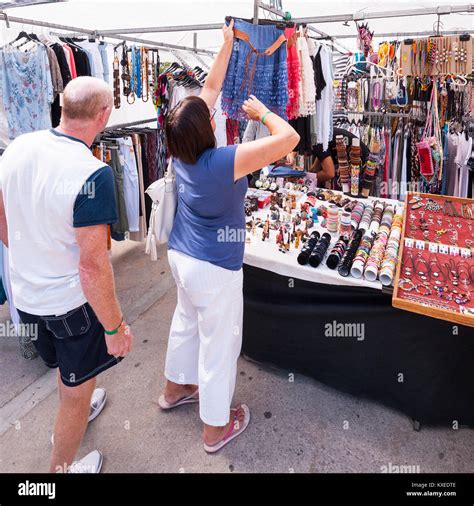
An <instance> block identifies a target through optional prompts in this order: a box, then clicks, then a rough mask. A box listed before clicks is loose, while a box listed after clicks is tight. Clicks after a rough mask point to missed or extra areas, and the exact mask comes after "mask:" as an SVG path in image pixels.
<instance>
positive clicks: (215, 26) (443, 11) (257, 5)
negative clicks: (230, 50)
mask: <svg viewBox="0 0 474 506" xmlns="http://www.w3.org/2000/svg"><path fill="white" fill-rule="evenodd" d="M259 9H262V10H265V11H267V12H271V13H273V14H275V15H277V16H280V17H284V14H285V13H283V12H282V11H279V10H278V9H275V8H274V7H271V6H269V5H267V4H265V3H264V2H262V1H260V0H254V17H253V19H254V23H256V22H258V11H259ZM463 12H465V13H474V4H467V5H457V6H450V5H444V6H438V7H432V8H423V9H420V8H418V9H405V10H390V11H381V12H369V13H363V12H359V13H356V14H337V15H334V16H314V17H306V18H293V19H291V21H294V22H295V23H298V24H309V25H311V24H313V23H339V22H347V21H363V20H367V19H384V18H396V17H413V16H428V15H437V16H444V15H449V14H456V13H463ZM221 27H222V23H206V24H198V25H175V26H153V27H140V28H115V29H110V30H101V31H100V33H101V34H104V35H106V34H117V33H118V34H137V33H166V32H188V31H189V32H192V31H203V30H219V29H220V28H221ZM308 28H309V29H310V30H311V31H314V32H315V33H318V34H319V35H321V36H323V37H329V38H330V39H338V38H349V37H348V36H338V35H333V36H331V35H328V34H327V33H325V32H323V31H321V30H318V29H317V28H314V27H312V26H311V27H308ZM356 36H357V35H356Z"/></svg>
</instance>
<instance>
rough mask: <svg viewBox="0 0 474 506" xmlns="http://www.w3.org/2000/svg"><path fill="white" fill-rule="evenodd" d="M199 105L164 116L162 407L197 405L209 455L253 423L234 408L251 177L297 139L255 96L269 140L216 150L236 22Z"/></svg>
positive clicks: (253, 109) (243, 409) (249, 106)
mask: <svg viewBox="0 0 474 506" xmlns="http://www.w3.org/2000/svg"><path fill="white" fill-rule="evenodd" d="M223 32H224V44H223V46H222V48H221V50H220V51H219V54H218V55H217V56H216V59H215V61H214V64H213V66H212V69H211V71H210V72H209V75H208V77H207V80H206V84H205V85H204V87H203V89H202V92H201V95H200V97H194V96H191V97H187V98H185V99H184V100H183V101H182V102H181V103H180V104H178V105H177V106H176V107H175V108H174V109H173V110H172V111H171V112H170V114H169V117H168V121H167V124H166V136H167V141H168V146H169V150H170V153H171V155H172V156H173V161H174V168H175V171H176V182H177V188H178V208H177V212H176V218H175V222H174V225H173V230H172V232H171V236H170V239H169V243H168V248H169V251H168V259H169V263H170V267H171V271H172V273H173V277H174V279H175V281H176V285H177V290H178V303H177V306H176V310H175V313H174V316H173V321H172V324H171V329H170V335H169V343H168V352H167V356H166V366H165V376H166V379H167V382H166V386H165V390H164V393H163V395H162V396H161V397H160V399H159V404H160V406H161V407H162V408H163V409H171V408H174V407H176V406H179V405H181V404H187V403H192V402H199V403H200V416H201V419H202V421H203V422H204V431H203V439H204V449H205V450H206V451H207V452H210V453H212V452H215V451H217V450H219V449H220V448H222V447H223V446H224V445H225V444H227V443H228V442H229V441H231V440H232V439H234V438H235V437H236V436H238V435H239V434H241V433H242V432H243V431H244V430H245V428H246V427H247V425H248V423H249V421H250V412H249V409H248V407H247V406H246V405H245V404H240V405H238V406H236V407H234V408H232V409H231V402H232V397H233V394H234V388H235V380H236V369H237V359H238V357H239V355H240V350H241V344H242V309H243V295H242V280H243V276H242V263H243V256H244V246H245V214H244V198H245V194H246V191H247V178H246V176H247V174H250V173H251V172H253V171H255V170H257V169H261V168H262V167H265V166H266V165H268V164H269V163H271V162H273V161H274V160H278V159H280V158H281V157H283V156H285V155H287V154H288V153H289V152H290V151H292V149H293V148H294V147H295V146H296V144H297V143H298V141H299V136H298V134H297V133H296V132H295V130H294V129H293V128H292V127H291V126H290V125H289V124H288V123H287V122H286V121H284V120H283V119H282V118H280V117H279V116H277V115H276V114H273V113H271V112H270V111H269V110H268V109H267V108H266V107H265V106H264V105H263V104H262V103H261V102H259V101H258V100H257V99H256V98H255V97H254V96H250V97H249V98H248V100H246V101H245V103H244V105H243V109H244V111H245V112H246V113H247V115H248V116H249V118H250V119H252V120H257V121H262V123H264V124H265V125H266V126H267V128H268V129H269V130H270V133H271V134H272V135H271V136H270V137H267V138H265V139H260V140H256V141H254V142H249V143H246V144H242V145H238V146H227V147H222V148H216V141H215V136H214V129H215V126H216V125H215V121H214V114H215V109H214V106H215V104H216V101H217V98H218V96H219V94H220V91H221V88H222V83H223V81H224V78H225V74H226V71H227V66H228V63H229V60H230V56H231V53H232V45H233V23H231V24H230V25H229V27H224V28H223Z"/></svg>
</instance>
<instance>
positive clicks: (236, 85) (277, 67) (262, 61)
mask: <svg viewBox="0 0 474 506" xmlns="http://www.w3.org/2000/svg"><path fill="white" fill-rule="evenodd" d="M234 28H235V29H236V30H240V31H242V32H245V33H247V34H248V36H249V38H250V42H251V44H252V45H253V46H254V47H255V48H256V49H257V51H258V52H259V53H263V52H264V51H265V49H267V48H269V47H270V46H272V44H274V42H275V41H276V40H278V38H279V37H280V36H281V35H282V34H284V32H283V30H281V29H279V28H277V27H276V26H274V25H263V26H260V25H253V24H251V23H247V22H246V21H242V20H241V19H236V20H235V26H234ZM251 52H252V49H251V47H250V45H249V44H248V43H247V42H246V41H244V40H241V39H237V38H235V39H234V47H233V50H232V55H231V59H230V62H229V67H228V69H227V74H226V78H225V81H224V87H223V91H222V110H223V112H224V113H226V114H227V116H228V117H229V118H231V119H237V120H242V119H246V115H245V113H244V112H243V110H242V104H243V102H244V100H246V99H247V98H248V96H249V95H255V96H256V97H257V98H258V99H259V100H260V101H262V102H263V103H264V104H265V105H266V106H267V107H268V108H269V109H270V110H272V111H273V112H275V113H276V114H278V115H279V116H281V117H283V118H284V119H286V118H287V113H286V107H287V104H288V67H287V47H286V44H282V45H281V46H280V47H279V48H278V49H277V50H276V51H275V53H273V54H272V55H270V56H265V55H261V56H259V57H257V55H256V54H255V53H253V54H252V55H251V56H250V57H249V53H251ZM255 60H257V61H256V63H255ZM252 70H253V72H252Z"/></svg>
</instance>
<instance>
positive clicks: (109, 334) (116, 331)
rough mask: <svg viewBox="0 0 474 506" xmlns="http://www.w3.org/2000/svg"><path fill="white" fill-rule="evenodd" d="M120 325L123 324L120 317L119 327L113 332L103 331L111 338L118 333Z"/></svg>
mask: <svg viewBox="0 0 474 506" xmlns="http://www.w3.org/2000/svg"><path fill="white" fill-rule="evenodd" d="M122 323H123V316H122V320H121V321H120V325H119V326H118V327H117V328H115V329H114V330H105V329H104V332H105V333H106V334H107V335H108V336H113V335H114V334H117V333H118V331H119V328H120V327H121V326H122Z"/></svg>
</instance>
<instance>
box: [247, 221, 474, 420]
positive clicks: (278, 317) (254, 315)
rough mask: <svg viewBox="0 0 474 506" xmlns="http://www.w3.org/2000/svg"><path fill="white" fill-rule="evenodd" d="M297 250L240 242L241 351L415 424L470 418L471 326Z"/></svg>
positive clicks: (473, 385) (473, 394) (473, 395)
mask: <svg viewBox="0 0 474 506" xmlns="http://www.w3.org/2000/svg"><path fill="white" fill-rule="evenodd" d="M259 212H265V211H259ZM272 233H273V234H275V232H272ZM334 237H335V236H334ZM296 256H297V251H296V250H295V249H294V248H292V249H291V250H290V252H288V253H286V254H283V253H280V252H278V249H277V247H276V245H275V240H274V235H270V240H269V241H266V242H262V241H261V239H257V238H253V241H252V243H251V244H248V245H247V247H246V254H245V258H244V328H243V354H244V356H246V357H248V358H250V359H252V360H256V361H258V362H263V363H269V364H273V365H275V366H278V367H281V368H284V369H286V370H288V372H289V373H302V374H305V375H308V376H310V377H313V378H315V379H316V380H318V381H321V382H323V383H325V384H327V385H329V386H332V387H334V388H338V389H340V390H342V391H344V392H348V393H351V394H353V395H359V396H362V397H366V398H371V399H374V400H377V401H380V402H381V403H383V404H385V405H387V406H391V407H393V408H395V409H399V410H401V411H402V412H404V413H406V414H407V415H408V416H410V417H411V418H413V419H415V420H417V421H418V422H421V423H433V424H437V423H441V424H446V425H449V426H452V424H453V423H454V421H457V422H458V423H459V424H466V425H474V402H473V399H474V369H473V367H472V358H473V357H474V332H473V329H472V328H470V327H464V326H456V325H453V324H452V323H449V322H445V321H442V320H437V319H433V318H429V317H426V316H422V315H418V314H415V313H409V312H406V311H403V310H399V309H395V308H393V307H392V303H391V293H390V292H389V291H386V290H382V286H381V284H380V283H378V282H377V283H369V282H366V281H361V280H356V279H354V278H351V277H347V278H343V277H341V276H339V275H338V274H337V272H334V271H331V270H330V269H328V268H327V267H326V266H325V265H320V266H319V267H318V268H317V269H314V268H312V267H310V266H300V265H298V264H297V262H296ZM328 271H329V272H328ZM344 325H345V326H344Z"/></svg>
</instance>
